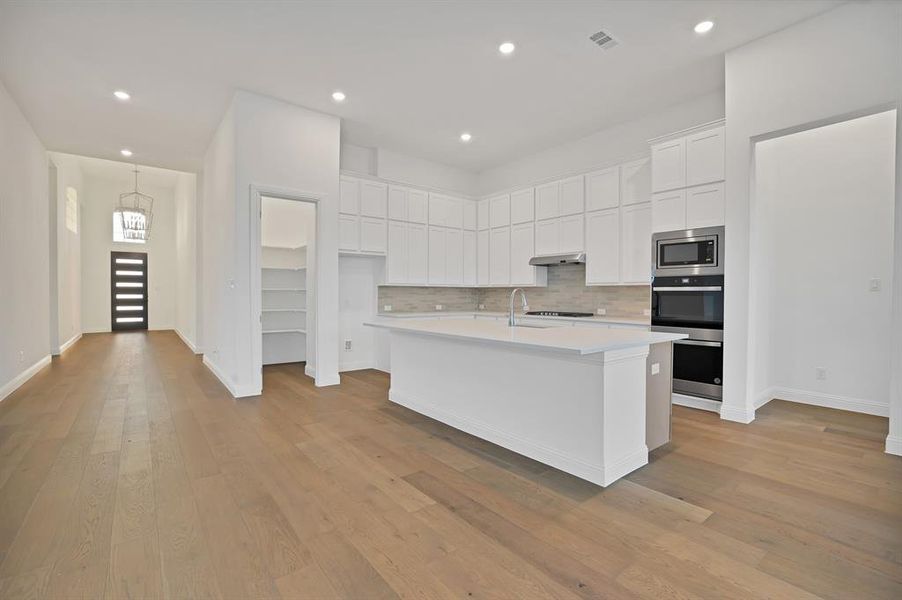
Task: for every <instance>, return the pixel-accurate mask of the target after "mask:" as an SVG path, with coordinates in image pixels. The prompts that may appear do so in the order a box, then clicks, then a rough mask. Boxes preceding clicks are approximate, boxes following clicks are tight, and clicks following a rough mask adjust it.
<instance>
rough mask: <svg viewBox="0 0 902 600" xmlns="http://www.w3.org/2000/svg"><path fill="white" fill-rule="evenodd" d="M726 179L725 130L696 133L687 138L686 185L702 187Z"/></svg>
mask: <svg viewBox="0 0 902 600" xmlns="http://www.w3.org/2000/svg"><path fill="white" fill-rule="evenodd" d="M723 179H724V128H723V127H717V128H716V129H711V130H708V131H702V132H699V133H694V134H692V135H690V136H687V137H686V185H687V186H689V185H700V184H703V183H712V182H714V181H723Z"/></svg>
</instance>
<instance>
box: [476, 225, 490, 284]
mask: <svg viewBox="0 0 902 600" xmlns="http://www.w3.org/2000/svg"><path fill="white" fill-rule="evenodd" d="M488 284H489V230H488V229H486V230H483V231H479V232H477V233H476V285H488Z"/></svg>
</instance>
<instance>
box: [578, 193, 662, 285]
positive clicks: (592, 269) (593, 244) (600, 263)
mask: <svg viewBox="0 0 902 600" xmlns="http://www.w3.org/2000/svg"><path fill="white" fill-rule="evenodd" d="M648 243H649V244H651V239H649V240H648ZM612 283H620V211H619V209H616V208H612V209H608V210H600V211H596V212H591V213H589V214H587V215H586V285H603V284H612Z"/></svg>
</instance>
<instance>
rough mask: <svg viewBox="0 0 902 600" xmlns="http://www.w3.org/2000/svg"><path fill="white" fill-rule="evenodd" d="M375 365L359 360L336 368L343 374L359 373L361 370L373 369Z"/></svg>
mask: <svg viewBox="0 0 902 600" xmlns="http://www.w3.org/2000/svg"><path fill="white" fill-rule="evenodd" d="M375 368H376V367H375V365H373V363H372V361H369V360H359V361H356V362H347V363H344V364H342V365H341V366H340V367H338V372H339V373H344V372H345V371H361V370H363V369H375Z"/></svg>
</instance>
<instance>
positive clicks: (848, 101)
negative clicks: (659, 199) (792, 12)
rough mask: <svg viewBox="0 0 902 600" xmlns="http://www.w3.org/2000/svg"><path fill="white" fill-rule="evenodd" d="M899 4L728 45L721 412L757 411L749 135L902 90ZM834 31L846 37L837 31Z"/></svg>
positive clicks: (833, 114)
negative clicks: (736, 45) (753, 376)
mask: <svg viewBox="0 0 902 600" xmlns="http://www.w3.org/2000/svg"><path fill="white" fill-rule="evenodd" d="M900 38H902V4H900V3H850V4H844V5H841V6H840V7H838V8H836V9H834V10H832V11H829V12H827V13H824V14H823V15H820V16H817V17H814V18H812V19H809V20H807V21H803V22H801V23H799V24H796V25H793V26H791V27H788V28H786V29H783V30H781V31H779V32H777V33H774V34H771V35H769V36H766V37H763V38H760V39H758V40H756V41H754V42H751V43H749V44H747V45H745V46H742V47H740V48H738V49H735V50H732V51H730V52H728V53H727V55H726V61H725V66H726V120H727V126H726V179H727V182H728V183H727V188H726V194H727V196H726V231H727V236H726V238H727V239H726V289H725V306H724V310H725V323H724V402H723V406H722V409H721V417H722V418H725V419H729V420H735V421H740V422H749V421H751V420H752V419H753V418H754V411H755V408H754V401H755V389H754V386H755V384H754V381H753V380H752V379H750V378H749V377H748V373H749V372H754V369H755V365H754V362H755V360H754V357H755V356H756V350H755V347H756V344H757V341H756V337H755V336H756V335H757V331H758V330H759V329H760V328H761V326H762V324H761V323H759V322H757V321H756V320H755V319H754V317H750V314H751V315H754V314H756V312H757V310H756V308H755V306H754V301H753V300H750V298H749V296H750V289H751V288H753V287H754V286H755V285H757V277H758V274H759V273H760V271H761V267H760V265H758V264H757V259H756V258H755V256H756V252H757V251H758V248H757V247H751V246H750V239H751V237H750V232H752V231H753V230H754V227H755V224H754V222H753V221H752V220H751V217H750V215H751V210H750V207H751V206H752V205H753V204H754V202H755V201H754V199H753V198H750V193H749V190H750V187H751V184H752V178H751V171H750V164H751V163H752V158H753V157H752V146H753V138H759V137H761V136H768V135H772V134H773V133H774V132H779V131H782V130H787V129H792V128H804V127H810V126H814V125H818V124H823V123H825V122H828V121H830V120H836V119H838V118H840V117H841V116H842V115H848V114H850V113H854V112H857V111H864V110H867V109H871V108H873V107H875V106H879V105H884V106H885V105H888V104H891V103H895V102H896V101H897V100H898V99H899V98H900V97H902V44H900V43H899V40H900ZM838 40H841V42H840V41H838Z"/></svg>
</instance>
